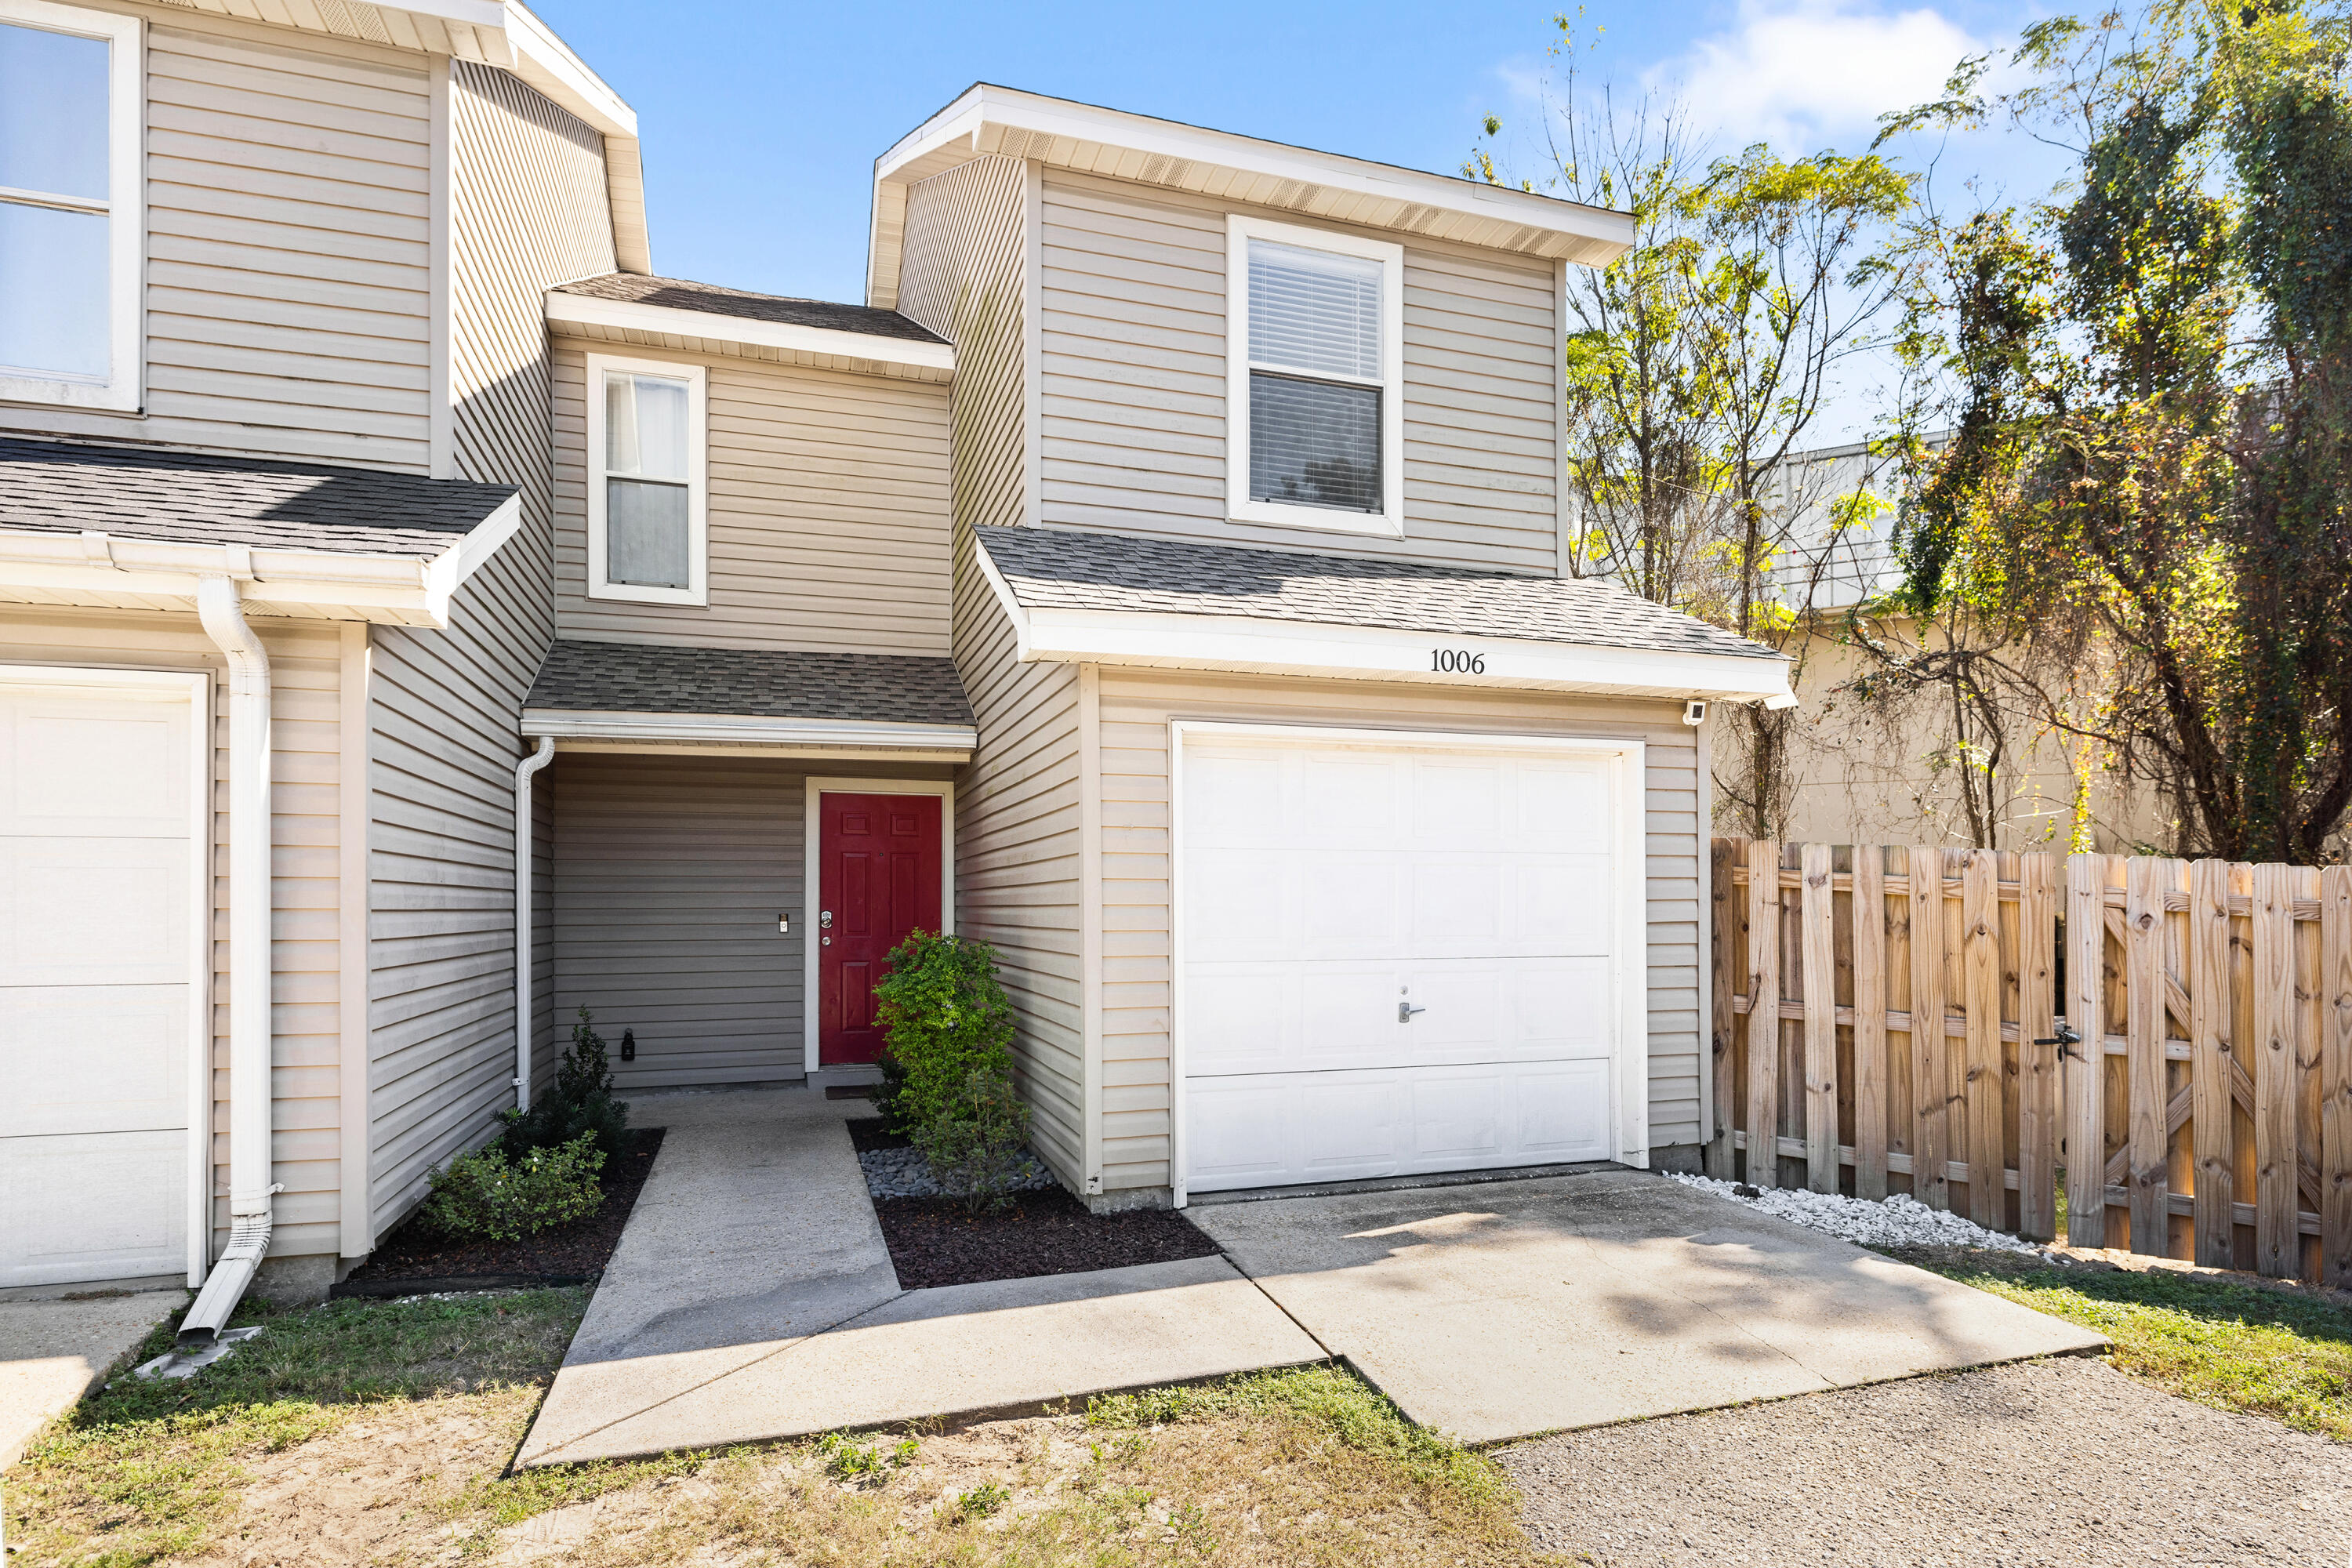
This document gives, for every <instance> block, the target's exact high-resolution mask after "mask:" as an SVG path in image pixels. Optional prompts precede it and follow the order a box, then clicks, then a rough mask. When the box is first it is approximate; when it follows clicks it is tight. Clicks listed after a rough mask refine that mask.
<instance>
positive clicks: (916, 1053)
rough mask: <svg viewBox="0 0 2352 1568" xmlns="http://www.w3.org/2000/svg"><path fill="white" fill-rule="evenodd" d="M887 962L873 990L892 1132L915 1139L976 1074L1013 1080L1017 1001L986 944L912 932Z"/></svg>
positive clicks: (946, 1110)
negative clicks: (885, 1051) (885, 1047)
mask: <svg viewBox="0 0 2352 1568" xmlns="http://www.w3.org/2000/svg"><path fill="white" fill-rule="evenodd" d="M889 963H890V973H888V974H887V975H886V976H884V977H883V978H882V980H881V981H880V982H879V983H878V984H876V985H875V987H874V999H875V1002H876V1004H877V1009H878V1017H879V1020H880V1022H881V1025H882V1027H883V1028H884V1029H885V1030H886V1031H887V1034H888V1037H889V1042H890V1045H889V1059H888V1061H887V1063H886V1065H885V1067H884V1068H883V1073H884V1090H885V1093H886V1094H887V1096H888V1100H887V1108H886V1112H885V1113H886V1114H887V1116H888V1117H889V1119H890V1122H891V1126H892V1128H893V1130H894V1131H899V1132H904V1133H906V1134H907V1135H908V1137H913V1136H915V1134H916V1132H917V1131H918V1130H919V1129H920V1128H922V1127H925V1126H928V1125H929V1123H931V1122H934V1121H939V1120H940V1119H941V1118H942V1117H945V1116H948V1115H950V1114H952V1110H951V1108H952V1107H953V1105H954V1104H955V1102H956V1101H957V1100H960V1099H961V1097H962V1096H963V1094H964V1092H965V1088H966V1086H967V1085H969V1084H970V1083H971V1077H972V1074H974V1073H975V1072H984V1073H986V1074H988V1075H989V1076H990V1077H992V1078H998V1079H1005V1080H1006V1081H1008V1082H1009V1081H1011V1079H1012V1077H1013V1004H1012V1002H1011V1001H1010V1000H1009V999H1007V998H1006V996H1005V994H1004V987H1003V984H1000V983H999V982H998V980H997V978H996V950H995V949H994V948H992V947H990V946H989V945H988V944H987V943H986V942H967V941H965V940H964V939H963V938H961V937H954V936H942V935H939V934H937V933H935V932H932V931H910V932H908V936H907V940H906V941H904V942H900V943H899V944H898V946H897V947H894V948H892V949H891V950H890V959H889ZM894 1079H895V1080H896V1088H895V1089H894V1088H893V1087H892V1084H893V1081H894Z"/></svg>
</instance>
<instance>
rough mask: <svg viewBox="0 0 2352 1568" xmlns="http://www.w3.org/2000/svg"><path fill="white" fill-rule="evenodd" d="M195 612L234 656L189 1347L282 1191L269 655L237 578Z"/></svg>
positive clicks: (198, 1341)
mask: <svg viewBox="0 0 2352 1568" xmlns="http://www.w3.org/2000/svg"><path fill="white" fill-rule="evenodd" d="M196 614H197V616H198V617H199V618H200V619H201V620H202V621H203V623H204V628H205V635H206V636H207V637H211V638H212V639H213V642H214V643H215V645H216V646H217V647H219V648H220V650H221V653H222V654H223V656H224V657H225V658H226V659H227V661H228V755H229V761H228V1189H229V1199H228V1212H229V1240H228V1247H227V1249H226V1250H225V1251H224V1252H223V1253H222V1254H221V1255H220V1258H219V1260H218V1261H217V1262H215V1264H214V1265H213V1268H212V1273H211V1274H210V1275H209V1276H208V1277H207V1278H206V1279H205V1287H204V1289H202V1290H201V1291H199V1292H198V1293H197V1296H196V1304H195V1305H194V1307H192V1308H190V1309H189V1311H188V1315H187V1318H186V1320H185V1321H184V1322H183V1323H182V1324H181V1325H180V1342H181V1344H182V1345H184V1346H191V1345H203V1344H208V1343H210V1342H213V1341H215V1340H217V1339H218V1338H219V1337H220V1332H221V1330H222V1329H223V1327H225V1326H226V1324H227V1322H228V1320H229V1314H230V1313H232V1312H234V1311H236V1304H237V1302H238V1301H239V1300H243V1299H244V1296H245V1292H246V1288H247V1286H249V1285H251V1284H252V1283H253V1276H254V1272H255V1270H257V1269H258V1268H260V1267H261V1260H262V1258H264V1257H266V1256H267V1255H268V1251H269V1228H270V1219H271V1213H270V1209H271V1205H270V1198H271V1195H272V1194H275V1193H276V1192H277V1191H278V1188H277V1187H276V1186H275V1185H274V1184H272V1183H271V1181H270V1179H269V1178H270V1163H269V1100H270V1090H269V1036H270V1020H269V1004H270V967H271V965H270V954H269V916H270V888H269V849H270V822H269V753H270V745H269V655H268V653H267V652H266V651H264V650H263V648H262V646H261V639H260V638H259V637H256V636H255V635H254V632H253V628H252V627H251V626H247V624H246V620H245V610H244V608H243V606H242V605H240V604H239V602H238V594H237V585H236V579H235V578H233V577H226V576H208V577H204V578H201V579H199V580H198V581H197V584H196ZM195 1133H196V1135H197V1136H198V1137H203V1136H205V1135H206V1130H205V1129H203V1128H198V1129H195Z"/></svg>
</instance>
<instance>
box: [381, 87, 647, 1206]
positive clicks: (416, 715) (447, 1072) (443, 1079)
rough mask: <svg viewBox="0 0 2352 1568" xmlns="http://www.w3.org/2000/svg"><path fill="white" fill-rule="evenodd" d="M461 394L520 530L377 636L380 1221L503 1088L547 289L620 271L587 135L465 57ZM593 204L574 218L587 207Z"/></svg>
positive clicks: (463, 428) (466, 469)
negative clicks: (433, 620)
mask: <svg viewBox="0 0 2352 1568" xmlns="http://www.w3.org/2000/svg"><path fill="white" fill-rule="evenodd" d="M449 96H450V123H451V130H452V139H451V149H450V207H451V215H450V216H451V224H450V246H451V264H452V272H453V274H454V283H453V295H452V305H451V314H450V362H451V365H452V381H451V388H452V394H453V396H454V400H455V405H454V407H453V409H452V411H451V412H452V419H453V427H454V434H455V437H456V447H457V450H456V458H457V469H458V472H459V475H460V477H462V478H466V479H480V480H486V481H491V482H496V483H504V484H512V485H517V486H520V489H521V491H522V507H521V510H522V519H521V526H520V529H519V530H518V531H517V532H516V533H515V535H514V537H513V538H511V539H509V541H508V542H506V544H505V545H504V546H503V547H501V548H500V550H499V552H498V553H497V554H496V555H494V556H492V557H491V558H490V560H489V561H488V563H485V564H484V565H483V566H482V567H481V568H480V569H479V570H478V571H477V572H476V574H474V576H473V578H472V579H471V580H469V581H468V582H467V584H466V585H465V586H464V587H463V588H461V589H460V590H459V591H458V593H457V597H456V602H455V603H454V604H453V605H452V606H451V611H450V626H449V627H448V629H447V630H446V631H438V632H432V631H414V630H410V629H407V628H404V627H383V628H379V629H378V630H377V631H376V633H375V652H374V679H373V691H372V692H371V712H372V714H373V745H372V751H371V755H370V759H369V765H370V787H371V795H372V797H373V818H374V820H373V829H372V836H371V839H370V855H369V878H370V888H371V901H370V911H371V912H370V917H369V948H370V959H369V963H370V984H369V998H370V1000H369V1026H370V1035H371V1039H372V1042H373V1045H372V1054H373V1069H372V1076H371V1081H370V1097H369V1103H370V1106H371V1116H372V1118H373V1124H374V1125H373V1133H372V1139H371V1148H372V1150H373V1156H372V1159H373V1168H372V1171H371V1178H372V1179H371V1185H370V1200H371V1205H372V1207H373V1212H374V1214H375V1216H376V1221H377V1225H378V1226H379V1234H381V1227H382V1226H385V1225H387V1224H389V1223H390V1222H392V1221H394V1220H396V1219H397V1218H398V1217H399V1216H400V1215H402V1214H404V1213H405V1212H406V1210H407V1209H408V1208H409V1207H410V1206H411V1205H414V1204H415V1202H416V1200H417V1199H418V1198H419V1197H421V1196H422V1195H423V1194H424V1191H425V1177H426V1175H427V1173H429V1171H430V1170H431V1168H432V1166H433V1165H435V1164H436V1163H438V1162H440V1161H442V1160H445V1159H446V1158H447V1157H448V1156H449V1155H450V1154H452V1153H455V1152H457V1151H458V1150H460V1149H462V1148H463V1147H465V1146H466V1145H467V1143H469V1142H476V1141H478V1140H479V1139H480V1138H481V1137H483V1136H484V1135H485V1134H486V1133H487V1132H488V1131H489V1129H490V1126H491V1120H492V1118H493V1116H494V1115H495V1114H496V1113H497V1112H498V1111H499V1110H500V1109H502V1108H504V1107H505V1106H508V1105H510V1104H512V1103H513V1100H514V1090H513V1089H512V1088H511V1086H510V1083H509V1080H510V1079H512V1078H513V1076H514V1039H515V1035H514V1031H515V1028H516V1026H517V1020H516V1018H515V1016H514V926H515V921H514V916H515V911H514V768H515V763H516V762H517V761H518V759H519V758H520V755H521V752H522V747H521V742H520V733H519V721H520V714H521V710H522V699H523V695H524V693H525V692H527V691H528V690H529V689H530V680H531V678H532V676H533V675H535V674H536V673H537V672H538V669H539V665H540V660H541V658H543V657H544V655H545V653H546V651H547V645H548V643H549V642H550V641H551V638H552V636H553V631H554V606H553V604H552V595H551V590H550V586H549V579H550V574H551V560H552V554H553V546H552V539H551V533H552V521H551V520H552V507H551V488H552V479H551V458H550V456H549V449H550V445H551V431H550V416H549V401H548V399H549V390H548V373H547V354H546V338H545V334H544V331H543V329H542V327H541V300H542V297H543V295H544V293H545V290H546V289H547V288H548V286H549V285H551V284H553V283H558V282H562V281H563V280H565V279H572V278H577V277H582V276H584V275H586V274H589V273H593V272H600V271H608V270H610V269H611V268H612V264H613V258H612V237H611V226H610V220H609V217H608V216H606V215H605V207H604V202H605V195H604V177H603V170H602V166H601V159H600V154H599V153H598V152H597V149H598V147H599V145H600V143H599V142H598V141H597V139H596V137H595V135H594V133H593V132H591V131H589V130H588V128H587V127H586V126H584V125H583V124H581V123H580V122H578V121H573V120H572V119H571V117H570V116H568V115H565V114H564V113H563V112H562V110H558V109H556V108H555V107H554V106H553V105H552V104H551V103H549V102H547V101H546V100H544V99H541V98H540V97H539V95H538V94H537V93H535V92H533V91H531V90H530V89H529V88H528V87H525V86H524V85H523V84H521V83H520V82H518V81H515V80H513V79H509V78H508V77H506V76H505V75H504V74H503V73H500V72H498V71H494V70H490V69H488V68H479V67H473V66H469V65H467V64H465V63H464V62H456V63H454V64H453V67H452V71H451V80H450V87H449ZM583 204H587V211H586V212H585V213H583V211H582V210H581V208H582V205H583Z"/></svg>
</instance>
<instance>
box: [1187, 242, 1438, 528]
mask: <svg viewBox="0 0 2352 1568" xmlns="http://www.w3.org/2000/svg"><path fill="white" fill-rule="evenodd" d="M1227 224H1228V245H1229V252H1228V267H1227V276H1226V288H1227V291H1228V292H1227V306H1226V333H1227V343H1226V353H1227V363H1228V367H1229V369H1228V373H1227V376H1226V453H1227V456H1226V484H1227V489H1228V495H1227V510H1228V511H1229V512H1230V513H1231V515H1232V516H1233V517H1234V518H1235V519H1237V520H1239V521H1245V522H1272V523H1282V524H1286V525H1288V526H1292V527H1299V528H1319V529H1338V530H1342V531H1349V532H1357V533H1401V532H1402V531H1403V519H1402V493H1403V487H1402V482H1401V468H1402V464H1401V463H1400V462H1399V453H1398V448H1399V447H1400V446H1401V445H1402V440H1401V437H1402V430H1403V425H1404V421H1403V409H1402V374H1401V367H1402V363H1403V345H1402V342H1401V341H1400V340H1401V339H1402V317H1403V310H1402V292H1403V289H1402V271H1403V256H1404V252H1403V249H1402V247H1400V246H1395V245H1391V244H1387V243H1385V242H1383V241H1380V240H1369V239H1359V238H1356V237H1354V236H1352V235H1341V234H1332V233H1328V232H1326V231H1324V230H1321V229H1310V228H1300V227H1297V226H1292V225H1288V224H1277V223H1268V222H1265V221H1263V220H1261V219H1257V218H1247V217H1241V216H1234V217H1231V218H1229V219H1228V220H1227Z"/></svg>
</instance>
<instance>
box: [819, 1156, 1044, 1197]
mask: <svg viewBox="0 0 2352 1568" xmlns="http://www.w3.org/2000/svg"><path fill="white" fill-rule="evenodd" d="M1021 1154H1022V1159H1023V1161H1024V1163H1025V1164H1026V1166H1027V1171H1026V1173H1025V1174H1023V1175H1019V1176H1015V1177H1014V1178H1013V1182H1012V1184H1011V1188H1010V1190H1011V1191H1013V1192H1016V1193H1046V1192H1052V1191H1054V1190H1055V1188H1057V1187H1059V1186H1060V1185H1061V1183H1060V1182H1058V1181H1056V1180H1055V1179H1054V1173H1053V1172H1051V1171H1049V1170H1047V1169H1045V1162H1044V1161H1043V1160H1040V1159H1039V1158H1037V1156H1036V1155H1035V1154H1034V1153H1032V1152H1030V1151H1028V1150H1026V1149H1024V1150H1023V1151H1022V1152H1021ZM857 1163H858V1164H859V1165H860V1166H862V1167H864V1169H865V1172H866V1191H867V1192H869V1193H871V1194H874V1195H875V1196H876V1197H877V1198H940V1197H946V1196H949V1195H950V1194H949V1193H948V1190H947V1189H946V1188H945V1187H942V1186H941V1185H940V1182H939V1178H938V1177H937V1176H934V1175H932V1174H931V1167H930V1164H929V1162H928V1161H926V1160H925V1159H924V1158H923V1152H922V1151H921V1150H919V1149H868V1150H866V1151H864V1152H861V1153H860V1154H859V1155H858V1156H857Z"/></svg>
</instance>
